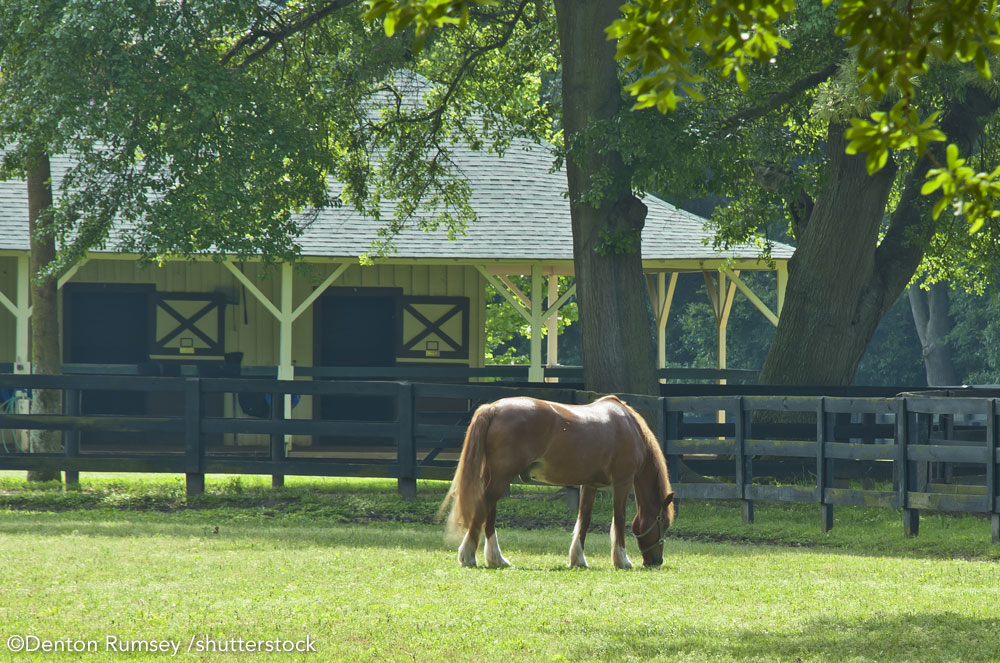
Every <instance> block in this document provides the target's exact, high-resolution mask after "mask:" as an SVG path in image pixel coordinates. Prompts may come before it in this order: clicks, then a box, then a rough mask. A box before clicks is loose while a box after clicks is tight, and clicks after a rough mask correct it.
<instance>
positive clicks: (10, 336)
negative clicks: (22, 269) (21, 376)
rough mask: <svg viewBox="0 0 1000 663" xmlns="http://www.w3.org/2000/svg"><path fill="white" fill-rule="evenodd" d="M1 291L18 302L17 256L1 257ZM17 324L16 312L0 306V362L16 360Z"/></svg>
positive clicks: (11, 299)
mask: <svg viewBox="0 0 1000 663" xmlns="http://www.w3.org/2000/svg"><path fill="white" fill-rule="evenodd" d="M0 292H2V293H3V294H4V295H6V296H7V299H9V300H10V301H11V302H13V303H17V258H15V257H13V256H11V257H6V256H3V257H0ZM16 333H17V324H16V322H15V319H14V314H13V313H11V312H10V311H8V310H7V308H6V307H5V306H0V362H12V361H14V353H15V351H16V350H15V347H14V344H15V343H16V338H15V335H16Z"/></svg>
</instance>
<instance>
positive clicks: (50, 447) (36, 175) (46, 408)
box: [27, 154, 62, 481]
mask: <svg viewBox="0 0 1000 663" xmlns="http://www.w3.org/2000/svg"><path fill="white" fill-rule="evenodd" d="M27 179H28V229H29V233H30V235H31V240H30V241H31V257H30V259H29V273H30V274H31V371H32V373H41V374H45V375H56V374H58V373H59V372H60V361H59V356H60V355H59V317H58V304H57V302H58V299H57V296H58V287H57V280H56V278H55V277H47V278H44V279H43V278H40V277H39V276H38V274H39V272H40V270H42V269H44V268H45V267H47V266H48V265H49V263H51V262H52V261H53V260H54V259H55V257H56V248H55V237H54V236H53V235H52V233H51V232H48V226H49V225H50V223H51V221H50V216H49V215H50V213H51V211H52V173H51V169H50V167H49V157H48V155H46V154H39V155H35V156H34V157H33V158H32V159H31V160H30V162H29V163H28V178H27ZM31 412H32V414H61V413H62V392H61V391H59V390H56V389H36V390H35V391H34V393H33V395H32V399H31ZM29 439H30V449H31V452H32V453H59V452H60V451H62V434H61V432H60V431H50V430H33V431H31V434H30V438H29ZM59 480H60V474H59V472H51V471H29V472H28V481H59Z"/></svg>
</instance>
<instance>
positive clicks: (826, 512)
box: [0, 374, 1000, 542]
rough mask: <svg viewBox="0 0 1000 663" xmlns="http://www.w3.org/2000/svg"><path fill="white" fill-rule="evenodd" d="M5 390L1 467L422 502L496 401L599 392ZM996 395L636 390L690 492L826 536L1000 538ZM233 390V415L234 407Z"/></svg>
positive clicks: (377, 386) (186, 380) (318, 383)
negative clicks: (32, 407) (943, 519)
mask: <svg viewBox="0 0 1000 663" xmlns="http://www.w3.org/2000/svg"><path fill="white" fill-rule="evenodd" d="M39 389H56V390H59V391H61V392H62V394H63V403H64V407H63V411H62V413H58V414H29V413H27V408H26V403H27V398H25V397H24V394H25V392H26V390H39ZM0 390H7V391H8V393H10V392H15V393H18V394H20V395H21V398H14V399H11V400H10V401H8V402H9V403H14V404H16V405H17V406H16V407H8V408H6V409H5V410H4V411H0V436H2V440H3V445H2V446H0V469H20V470H50V471H65V472H67V481H74V480H78V477H79V472H81V471H94V472H180V473H184V474H185V475H186V477H187V489H188V493H189V494H192V495H193V494H198V493H200V492H202V491H203V490H204V475H205V474H207V473H220V474H265V475H266V474H270V475H272V476H273V477H274V484H275V485H281V483H282V482H283V478H284V476H286V475H315V476H375V477H386V478H395V479H396V480H397V482H398V485H399V490H400V492H401V493H402V494H403V495H406V496H413V495H415V492H416V481H417V479H421V478H423V479H450V478H451V475H452V473H453V471H454V466H455V458H456V455H457V452H458V450H459V448H460V445H461V443H462V439H463V437H464V433H465V428H466V426H467V424H468V421H469V418H470V417H471V414H472V412H473V411H474V410H475V408H476V407H477V406H478V405H479V404H481V403H485V402H490V401H493V400H496V399H498V398H502V397H504V396H510V395H515V394H517V395H533V396H538V397H541V398H546V399H548V400H555V401H561V402H567V403H572V402H588V401H589V400H591V399H592V398H593V397H594V396H595V394H593V393H590V392H584V391H579V390H574V389H568V388H563V387H560V386H559V385H537V386H532V387H524V386H521V387H509V386H503V385H500V384H496V383H489V384H432V383H416V382H414V383H411V382H380V381H371V380H365V381H345V380H318V379H317V380H295V381H280V380H274V379H267V378H260V379H249V378H206V377H141V376H121V375H114V376H109V375H60V376H43V375H9V374H7V375H4V374H0ZM99 392H104V393H113V394H118V393H132V394H135V393H140V394H143V395H144V399H145V401H144V402H145V404H146V411H144V412H132V413H117V414H111V413H108V412H107V411H104V412H102V411H100V408H95V407H93V406H92V404H91V405H90V406H88V398H90V396H88V395H90V394H94V393H99ZM994 395H995V394H994V393H992V392H987V393H985V395H982V396H978V395H964V394H963V395H960V396H947V397H945V396H940V395H938V394H935V393H928V394H927V395H920V394H907V395H901V396H897V397H893V398H888V397H860V396H843V397H829V396H802V395H797V394H795V393H791V392H790V393H786V394H777V393H771V394H767V395H739V394H737V395H713V396H694V397H692V396H661V397H648V396H632V397H627V400H628V401H629V403H630V404H632V405H633V407H635V408H636V409H637V410H639V411H640V412H641V413H642V414H643V415H644V416H645V417H646V418H647V420H648V421H649V423H650V425H651V426H652V427H653V429H654V430H655V431H656V432H657V434H658V437H659V439H660V440H661V444H662V446H663V449H664V453H665V454H666V456H667V459H668V464H669V465H670V468H671V474H672V476H673V477H674V479H675V484H674V485H675V489H676V491H677V494H678V497H679V498H680V499H685V498H689V499H690V498H697V499H726V500H738V501H739V502H740V504H741V506H742V514H743V518H744V520H745V521H746V522H753V520H754V503H755V502H758V501H778V502H806V503H815V504H817V505H818V506H819V507H820V523H821V527H822V528H823V529H824V530H829V529H830V528H831V527H833V508H834V506H862V505H863V506H876V507H885V508H893V509H901V510H902V515H903V524H904V530H905V532H906V534H907V535H911V536H912V535H916V534H917V533H918V530H919V514H920V512H921V511H923V510H931V511H958V512H970V513H980V514H986V515H988V516H989V519H990V522H991V529H992V537H993V541H994V542H998V541H1000V492H998V480H997V479H998V465H1000V447H998V434H997V426H998V416H1000V400H998V399H997V398H993V397H992V396H994ZM247 396H250V397H254V398H257V399H258V400H260V399H264V401H265V402H266V403H267V404H268V407H267V408H266V413H265V414H264V415H263V416H257V417H249V416H240V415H239V414H238V413H237V407H236V403H237V402H239V401H240V399H241V398H244V397H247ZM227 398H228V399H229V402H230V406H229V407H228V410H227V408H226V407H224V406H222V405H220V404H221V403H223V402H224V399H227ZM297 399H310V402H311V407H312V413H310V412H308V411H306V412H295V411H294V410H293V411H292V412H291V414H292V415H294V416H290V417H288V418H286V417H285V408H286V407H287V405H288V401H292V402H294V401H295V400H297ZM366 399H367V400H366ZM325 403H326V404H328V403H334V404H340V405H343V404H344V403H347V404H348V408H347V409H348V411H347V413H346V414H345V413H344V412H343V411H342V410H343V408H341V411H339V412H338V413H334V414H332V415H331V414H329V413H328V412H327V409H326V407H325V405H324V404H325ZM351 403H369V404H370V403H381V405H380V406H379V408H381V409H379V408H376V410H378V411H379V412H381V414H376V416H367V417H362V416H353V415H354V414H357V413H353V412H351V411H350V404H351ZM272 405H273V406H272ZM112 409H113V408H112ZM303 415H304V416H305V418H304V417H303ZM28 430H55V431H62V435H61V445H60V449H59V450H58V451H50V452H48V453H41V452H34V451H31V450H30V447H29V444H28V442H27V436H26V435H25V433H24V431H28ZM682 464H683V465H682ZM682 468H683V469H685V472H683V473H682V472H681V469H682ZM691 476H696V477H698V478H699V480H698V481H692V480H690V479H689V478H688V477H691ZM681 477H683V479H684V480H680V478H681Z"/></svg>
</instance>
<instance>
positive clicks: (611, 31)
mask: <svg viewBox="0 0 1000 663" xmlns="http://www.w3.org/2000/svg"><path fill="white" fill-rule="evenodd" d="M794 9H795V3H794V0H715V1H714V2H712V3H710V4H709V5H708V7H707V8H706V9H703V6H702V5H701V4H700V3H697V2H694V1H693V0H630V2H627V3H626V4H624V5H623V6H622V13H623V17H622V18H620V19H618V20H617V21H615V22H614V23H612V24H611V26H610V27H609V28H608V29H607V31H606V32H607V34H608V38H609V39H617V40H618V48H617V57H618V59H619V60H623V61H626V62H627V63H628V64H629V65H630V66H631V68H632V69H633V71H634V72H636V73H637V74H638V78H637V80H636V81H635V82H633V83H631V84H629V85H628V86H626V90H627V91H628V92H629V93H630V94H631V95H632V96H634V97H635V98H636V104H635V108H637V109H639V108H650V107H656V108H657V109H658V110H659V111H661V112H667V111H673V110H674V109H675V108H676V107H677V103H678V102H679V101H680V99H681V98H682V97H683V96H686V97H689V98H691V99H695V100H701V98H702V97H701V94H700V93H699V92H698V90H697V88H696V84H697V83H700V82H702V81H703V80H704V79H703V78H702V77H701V76H700V75H698V74H695V73H694V72H693V70H692V68H691V54H692V52H693V51H696V50H699V49H700V50H701V51H702V52H703V53H704V54H705V55H706V56H707V57H708V67H709V68H714V69H719V70H720V71H721V75H722V77H723V78H727V77H729V76H732V77H733V78H734V79H735V80H736V83H737V84H738V85H739V86H740V88H742V89H743V90H744V91H745V90H746V89H747V85H748V79H747V75H746V70H745V68H746V66H747V65H749V64H750V63H751V62H753V61H767V60H770V59H771V58H773V57H775V56H776V55H777V54H778V51H779V50H780V49H782V48H788V47H789V42H788V40H787V39H786V38H785V37H783V36H782V35H781V34H780V32H779V28H778V24H779V23H780V22H781V21H782V20H783V19H784V18H785V17H786V16H787V15H788V14H789V13H790V12H791V11H793V10H794Z"/></svg>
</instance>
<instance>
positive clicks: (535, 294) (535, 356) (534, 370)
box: [528, 265, 544, 382]
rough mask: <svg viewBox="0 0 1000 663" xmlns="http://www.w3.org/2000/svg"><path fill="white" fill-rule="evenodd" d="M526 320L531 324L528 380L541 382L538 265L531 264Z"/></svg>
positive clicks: (542, 377) (539, 274)
mask: <svg viewBox="0 0 1000 663" xmlns="http://www.w3.org/2000/svg"><path fill="white" fill-rule="evenodd" d="M528 322H529V323H530V324H531V338H530V339H529V341H530V352H531V356H530V362H531V363H530V366H529V368H528V382H542V381H543V379H544V372H543V370H542V325H543V320H542V268H541V267H540V266H539V265H532V266H531V317H530V318H529V320H528Z"/></svg>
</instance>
